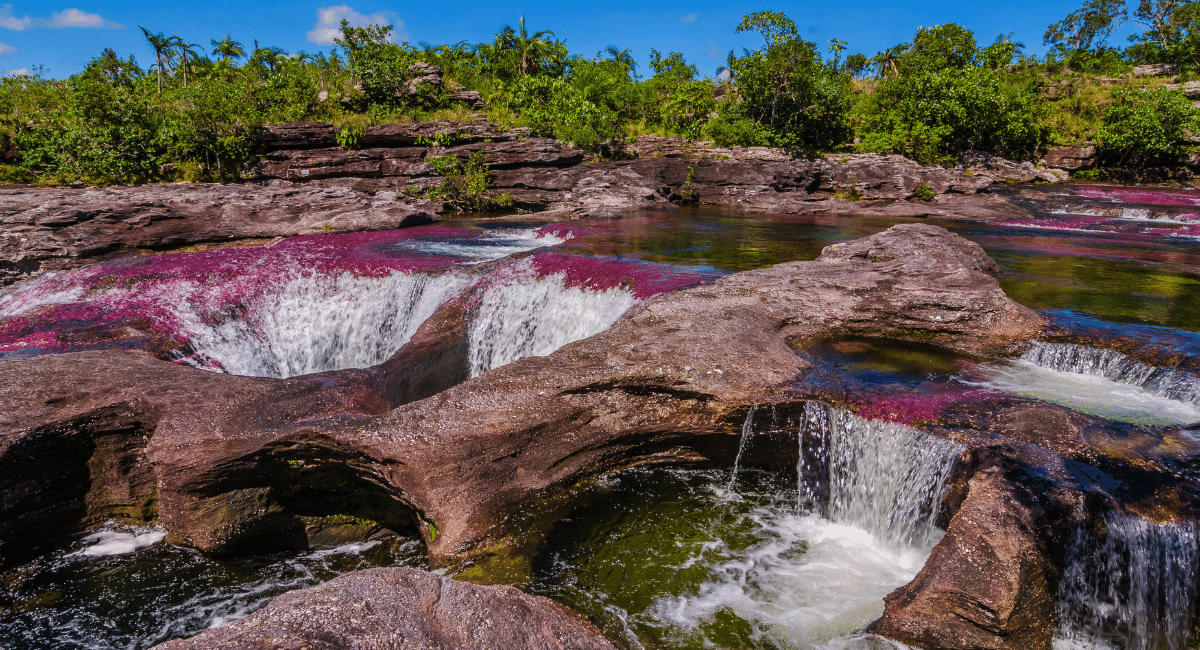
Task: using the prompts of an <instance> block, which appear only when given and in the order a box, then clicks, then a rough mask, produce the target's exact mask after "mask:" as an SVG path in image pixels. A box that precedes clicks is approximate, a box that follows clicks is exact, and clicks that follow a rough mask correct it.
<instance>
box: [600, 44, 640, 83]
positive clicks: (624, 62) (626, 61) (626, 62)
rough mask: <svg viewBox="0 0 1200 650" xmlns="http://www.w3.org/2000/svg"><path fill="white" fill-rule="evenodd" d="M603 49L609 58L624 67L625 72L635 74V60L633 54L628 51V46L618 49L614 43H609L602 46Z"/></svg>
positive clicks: (634, 75)
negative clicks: (604, 46) (606, 45)
mask: <svg viewBox="0 0 1200 650" xmlns="http://www.w3.org/2000/svg"><path fill="white" fill-rule="evenodd" d="M604 51H605V52H607V53H608V56H609V58H611V59H612V60H613V61H616V62H617V63H618V64H619V65H620V66H621V67H623V68H625V73H626V74H628V75H630V76H633V77H636V76H637V74H636V71H637V61H634V60H633V54H631V53H630V50H629V48H625V49H623V50H618V49H617V46H616V45H609V46H608V47H606V48H604Z"/></svg>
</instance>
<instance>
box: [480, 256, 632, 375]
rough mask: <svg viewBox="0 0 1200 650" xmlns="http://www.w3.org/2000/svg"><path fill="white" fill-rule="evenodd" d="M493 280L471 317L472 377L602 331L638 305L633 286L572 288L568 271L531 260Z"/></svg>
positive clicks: (490, 279) (496, 276) (511, 267)
mask: <svg viewBox="0 0 1200 650" xmlns="http://www.w3.org/2000/svg"><path fill="white" fill-rule="evenodd" d="M488 283H489V284H488V286H487V287H485V288H484V289H483V291H482V292H481V293H480V296H479V302H478V305H477V307H476V310H475V314H474V316H473V318H472V320H471V327H470V343H469V353H468V354H469V360H470V370H471V376H472V377H476V376H478V375H481V374H483V373H485V372H487V371H488V370H491V369H492V368H498V367H500V366H502V365H505V364H508V363H512V362H513V361H516V360H517V359H522V358H525V357H532V356H544V355H547V354H550V353H551V352H554V351H555V350H557V349H558V348H560V347H562V346H564V345H566V344H567V343H570V342H572V341H578V340H580V339H584V338H587V337H589V336H592V335H594V334H597V333H599V332H602V331H604V330H605V329H607V328H608V326H609V325H612V324H613V322H615V321H616V320H617V319H618V318H620V317H621V315H622V314H624V313H625V312H626V311H628V310H629V308H630V307H632V306H633V303H634V295H633V293H632V292H631V291H629V290H627V289H624V288H612V289H606V290H602V291H595V290H591V289H587V288H581V287H572V286H568V285H567V282H566V279H565V277H564V276H563V275H562V274H549V275H540V274H539V273H538V272H537V270H536V269H535V268H534V266H533V264H532V262H530V261H529V260H521V261H520V262H516V263H513V264H511V265H508V266H506V267H504V268H503V269H500V270H498V271H496V272H495V273H493V275H492V276H491V277H489V279H488Z"/></svg>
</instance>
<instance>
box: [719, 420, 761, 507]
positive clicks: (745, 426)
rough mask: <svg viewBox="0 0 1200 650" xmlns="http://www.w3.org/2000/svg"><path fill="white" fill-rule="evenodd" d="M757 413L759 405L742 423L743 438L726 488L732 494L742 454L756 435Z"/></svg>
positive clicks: (739, 443)
mask: <svg viewBox="0 0 1200 650" xmlns="http://www.w3.org/2000/svg"><path fill="white" fill-rule="evenodd" d="M756 413H758V404H755V405H754V406H751V407H750V410H749V411H747V412H746V420H745V421H744V422H742V438H741V440H740V441H738V453H737V457H735V458H734V459H733V475H731V476H730V477H729V485H728V486H727V487H726V488H725V489H727V490H729V491H730V492H732V491H733V486H734V485H736V484H737V475H738V465H740V464H741V463H742V454H743V453H745V451H746V443H747V442H749V441H750V438H751V437H752V436H753V435H754V415H755V414H756Z"/></svg>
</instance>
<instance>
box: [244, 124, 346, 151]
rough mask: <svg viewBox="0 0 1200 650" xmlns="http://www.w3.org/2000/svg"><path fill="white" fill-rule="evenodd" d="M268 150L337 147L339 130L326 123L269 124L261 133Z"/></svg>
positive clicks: (260, 136) (261, 138)
mask: <svg viewBox="0 0 1200 650" xmlns="http://www.w3.org/2000/svg"><path fill="white" fill-rule="evenodd" d="M258 138H259V140H261V141H262V143H263V145H264V146H266V147H267V148H268V149H301V148H309V149H314V148H324V147H334V146H337V130H336V129H335V128H334V126H333V125H332V124H328V123H326V122H288V123H286V124H268V125H266V126H263V127H262V129H261V130H260V131H259V135H258Z"/></svg>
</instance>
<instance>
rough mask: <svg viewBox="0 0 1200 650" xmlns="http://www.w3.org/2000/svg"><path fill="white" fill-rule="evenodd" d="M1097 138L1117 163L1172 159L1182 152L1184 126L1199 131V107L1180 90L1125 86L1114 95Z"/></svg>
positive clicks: (1102, 147) (1170, 161) (1183, 149)
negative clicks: (1134, 88) (1129, 88)
mask: <svg viewBox="0 0 1200 650" xmlns="http://www.w3.org/2000/svg"><path fill="white" fill-rule="evenodd" d="M1115 100H1116V101H1115V103H1114V104H1113V105H1112V106H1110V107H1109V109H1108V112H1107V113H1105V115H1104V124H1103V126H1101V127H1100V130H1099V131H1098V132H1097V133H1096V142H1097V144H1099V145H1100V147H1101V149H1102V150H1103V151H1104V152H1105V153H1107V154H1109V155H1110V156H1113V157H1116V156H1119V159H1118V160H1117V163H1118V164H1123V163H1125V162H1127V161H1129V160H1132V159H1136V160H1138V162H1143V163H1153V162H1168V163H1172V162H1175V159H1177V158H1178V157H1179V156H1180V155H1182V154H1183V153H1184V152H1185V148H1184V146H1183V144H1182V141H1183V132H1184V130H1185V129H1189V128H1190V129H1191V130H1193V131H1200V110H1198V109H1196V108H1195V107H1193V106H1192V102H1191V101H1189V100H1188V99H1187V98H1186V97H1184V95H1183V91H1181V90H1165V89H1161V88H1160V89H1155V90H1145V91H1141V90H1128V91H1121V92H1119V93H1118V94H1117V96H1116V97H1115Z"/></svg>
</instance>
